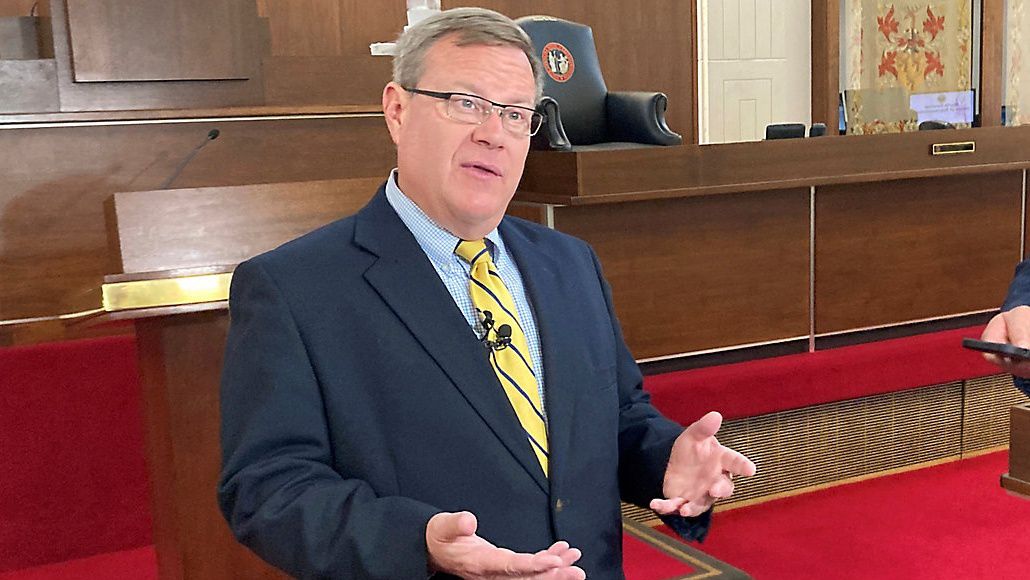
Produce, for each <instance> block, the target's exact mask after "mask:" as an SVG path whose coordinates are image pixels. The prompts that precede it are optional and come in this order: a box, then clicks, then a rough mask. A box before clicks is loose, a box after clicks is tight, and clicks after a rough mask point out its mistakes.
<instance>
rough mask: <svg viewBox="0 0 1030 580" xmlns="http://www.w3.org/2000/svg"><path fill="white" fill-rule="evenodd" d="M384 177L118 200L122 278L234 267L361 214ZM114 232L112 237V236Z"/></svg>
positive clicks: (113, 204) (114, 203)
mask: <svg viewBox="0 0 1030 580" xmlns="http://www.w3.org/2000/svg"><path fill="white" fill-rule="evenodd" d="M384 178H385V176H374V177H368V178H363V179H337V180H323V181H303V182H293V183H268V184H260V185H236V186H228V187H206V188H196V189H174V190H165V191H134V192H122V193H118V194H115V196H114V197H113V198H111V199H110V200H108V202H109V206H110V207H109V208H108V209H109V212H110V213H109V218H113V219H114V221H115V222H116V223H115V224H112V223H111V219H109V221H108V227H109V233H111V234H113V235H112V238H114V239H116V240H117V241H116V243H117V246H118V247H117V251H116V253H117V255H118V261H119V263H118V264H117V266H116V267H115V268H114V269H113V270H111V271H112V272H118V273H126V274H128V273H146V272H158V271H167V270H176V269H185V268H198V267H204V266H230V267H232V266H235V265H236V264H238V263H240V262H242V261H244V260H246V259H249V258H251V257H253V256H255V255H257V254H259V253H261V252H266V251H268V250H271V249H272V248H275V247H276V246H278V245H280V244H283V243H286V242H288V241H290V240H292V239H294V238H296V237H298V236H301V235H303V234H306V233H308V232H310V231H312V230H314V229H316V228H318V227H320V226H323V225H325V224H327V223H329V222H332V221H334V220H336V219H339V218H340V217H343V216H347V215H351V214H354V213H356V212H357V211H358V210H359V209H361V208H362V207H363V206H364V205H365V204H366V203H368V200H369V199H371V198H372V196H373V195H375V193H376V191H377V190H378V189H379V186H380V185H382V183H383V181H384ZM112 230H114V231H112Z"/></svg>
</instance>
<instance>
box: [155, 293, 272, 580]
mask: <svg viewBox="0 0 1030 580" xmlns="http://www.w3.org/2000/svg"><path fill="white" fill-rule="evenodd" d="M228 326H229V317H228V316H227V314H226V313H225V312H216V313H199V314H191V315H182V316H178V317H176V318H174V319H160V318H158V319H150V320H141V321H138V322H137V323H136V327H137V337H138V341H139V353H140V354H139V357H140V375H141V379H142V381H141V382H142V384H143V387H144V388H143V408H144V412H145V415H146V428H147V431H146V447H147V464H148V469H149V472H150V481H151V503H152V506H153V508H152V513H153V514H154V544H155V546H156V547H157V551H158V570H159V575H160V577H161V578H211V579H214V578H219V579H229V580H233V579H239V580H251V579H256V580H257V579H279V578H286V575H285V574H283V573H281V572H278V571H277V570H275V569H274V568H272V567H271V566H269V565H268V564H265V563H264V562H262V561H261V560H259V559H258V557H257V556H255V555H254V554H253V553H252V552H250V551H249V550H247V549H246V548H244V547H243V546H241V545H240V544H239V543H237V542H236V540H235V538H233V536H232V533H231V532H230V531H229V527H228V526H227V525H226V523H225V520H224V519H223V518H222V516H221V513H220V511H219V509H218V505H217V503H216V499H215V493H214V490H215V487H216V486H217V483H218V474H219V471H220V470H221V455H220V451H219V449H220V447H219V442H218V428H217V426H218V424H219V409H218V377H219V375H220V373H221V368H222V351H223V350H224V349H223V348H221V345H224V344H225V337H226V333H227V332H228Z"/></svg>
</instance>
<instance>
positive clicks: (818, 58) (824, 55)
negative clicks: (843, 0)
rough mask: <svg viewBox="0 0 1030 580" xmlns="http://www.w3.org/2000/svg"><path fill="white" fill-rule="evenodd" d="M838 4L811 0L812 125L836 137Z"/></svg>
mask: <svg viewBox="0 0 1030 580" xmlns="http://www.w3.org/2000/svg"><path fill="white" fill-rule="evenodd" d="M840 9H841V8H840V1H839V0H812V61H811V67H812V68H811V72H812V122H813V123H825V124H826V135H827V136H835V135H838V131H837V127H838V113H837V99H838V96H837V95H838V93H839V92H840V91H839V87H840Z"/></svg>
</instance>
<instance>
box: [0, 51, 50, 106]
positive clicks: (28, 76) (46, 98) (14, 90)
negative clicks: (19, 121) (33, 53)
mask: <svg viewBox="0 0 1030 580" xmlns="http://www.w3.org/2000/svg"><path fill="white" fill-rule="evenodd" d="M0 95H2V97H3V98H0V113H35V112H53V111H58V110H59V109H60V106H61V103H60V100H59V98H58V94H57V68H56V66H55V65H54V61H53V60H51V59H47V60H39V59H35V60H0Z"/></svg>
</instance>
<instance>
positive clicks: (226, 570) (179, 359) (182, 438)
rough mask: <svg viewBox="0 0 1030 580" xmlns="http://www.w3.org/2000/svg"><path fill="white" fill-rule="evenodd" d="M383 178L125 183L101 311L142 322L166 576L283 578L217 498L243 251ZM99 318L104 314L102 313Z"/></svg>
mask: <svg viewBox="0 0 1030 580" xmlns="http://www.w3.org/2000/svg"><path fill="white" fill-rule="evenodd" d="M381 183H382V179H381V178H374V179H355V180H334V181H312V182H301V183H282V184H266V185H253V186H238V187H219V188H201V189H182V190H167V191H143V192H130V193H118V194H115V195H114V196H112V197H111V198H110V199H109V200H108V202H107V207H106V210H107V225H108V234H109V240H110V243H111V245H112V246H113V249H114V250H115V252H114V254H115V255H116V256H117V264H116V265H115V267H114V271H116V272H117V273H116V274H112V275H110V276H107V277H106V278H105V280H104V283H103V285H102V286H101V288H100V296H99V299H100V300H101V301H102V304H103V309H104V314H102V315H100V317H99V320H100V321H102V322H104V321H117V320H122V321H129V323H131V324H133V325H134V326H135V330H136V336H137V342H138V350H139V362H140V374H141V383H142V389H143V397H142V400H143V406H144V415H145V433H146V447H147V449H146V454H147V465H148V470H149V475H150V484H151V503H152V510H153V521H154V543H155V546H156V549H157V558H158V568H159V574H160V578H161V579H162V580H198V579H204V580H207V579H211V580H216V579H217V580H225V579H234V578H239V579H247V580H250V579H261V578H285V575H284V574H282V573H281V572H279V571H277V570H275V569H273V568H272V567H271V566H268V565H267V564H265V563H264V562H262V561H261V560H260V559H258V558H257V557H256V556H255V555H254V554H253V553H251V552H250V551H249V550H247V549H246V548H244V547H243V546H242V545H240V544H239V543H237V542H236V540H235V539H234V538H233V536H232V534H231V533H230V531H229V528H228V526H227V525H226V523H225V521H224V520H223V518H222V516H221V513H220V512H219V510H218V506H217V502H216V498H215V487H216V484H217V480H218V473H219V470H220V467H221V447H220V444H219V394H218V390H219V379H220V374H221V368H222V351H223V348H224V344H225V338H226V333H227V331H228V327H229V316H228V310H227V299H228V288H229V281H230V278H231V276H232V270H233V268H234V267H235V265H236V264H238V263H239V262H241V261H243V260H245V259H247V258H249V257H251V256H253V255H256V254H258V253H261V252H263V251H265V250H268V249H271V248H274V247H275V246H277V245H279V244H281V243H283V242H285V241H287V240H290V239H292V238H294V237H297V236H299V235H301V234H303V233H305V232H308V231H310V230H312V229H315V228H317V227H319V226H321V225H323V224H326V223H329V222H331V221H333V220H335V219H337V218H339V217H341V216H344V215H348V214H351V213H354V212H355V211H357V210H358V209H360V208H361V207H362V206H363V205H364V204H365V203H366V202H367V201H368V199H370V198H371V197H372V195H373V194H374V193H375V191H376V190H377V188H378V187H379V185H380V184H381ZM94 320H96V319H94Z"/></svg>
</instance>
